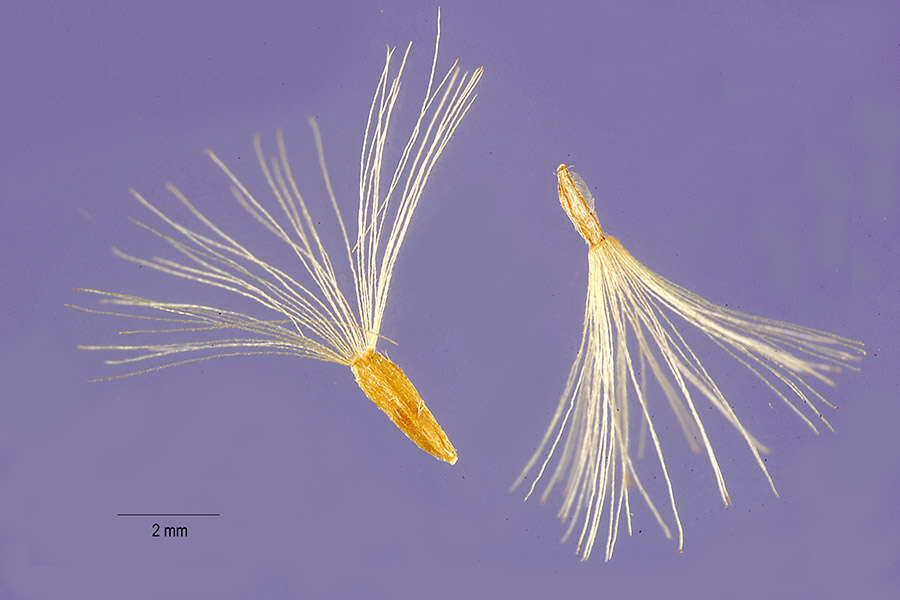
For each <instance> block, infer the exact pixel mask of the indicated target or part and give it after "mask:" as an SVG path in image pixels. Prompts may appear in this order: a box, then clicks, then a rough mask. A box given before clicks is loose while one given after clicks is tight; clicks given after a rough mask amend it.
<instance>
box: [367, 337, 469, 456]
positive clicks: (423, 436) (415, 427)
mask: <svg viewBox="0 0 900 600" xmlns="http://www.w3.org/2000/svg"><path fill="white" fill-rule="evenodd" d="M350 370H351V371H353V377H355V378H356V383H357V384H359V387H360V389H362V391H363V393H365V395H366V396H368V397H369V400H371V401H372V402H374V403H375V405H376V406H377V407H378V408H380V409H381V410H382V411H384V414H386V415H387V416H388V418H389V419H390V420H391V421H393V423H394V425H396V426H397V427H399V428H400V431H402V432H403V433H405V434H406V437H408V438H409V439H411V440H412V441H413V442H415V443H416V445H417V446H419V448H421V449H422V450H424V451H425V452H428V453H429V454H431V455H432V456H434V457H435V458H437V459H440V460H443V461H446V462H448V463H450V464H451V465H453V464H456V449H455V448H454V447H453V444H451V443H450V440H449V439H448V438H447V434H445V433H444V430H443V429H441V426H440V425H438V422H437V421H436V420H435V418H434V417H433V416H432V414H431V411H429V410H428V407H427V406H425V403H424V402H423V401H422V398H420V397H419V393H418V392H417V391H416V388H415V387H413V384H412V382H411V381H410V380H409V379H408V378H407V377H406V375H404V374H403V371H401V370H400V367H398V366H397V365H395V364H394V363H392V362H391V361H390V360H388V359H387V358H385V357H384V356H382V355H380V354H378V353H377V352H375V351H374V350H368V351H367V352H366V353H365V354H363V355H361V356H359V357H357V358H356V359H355V360H354V361H353V362H352V363H350Z"/></svg>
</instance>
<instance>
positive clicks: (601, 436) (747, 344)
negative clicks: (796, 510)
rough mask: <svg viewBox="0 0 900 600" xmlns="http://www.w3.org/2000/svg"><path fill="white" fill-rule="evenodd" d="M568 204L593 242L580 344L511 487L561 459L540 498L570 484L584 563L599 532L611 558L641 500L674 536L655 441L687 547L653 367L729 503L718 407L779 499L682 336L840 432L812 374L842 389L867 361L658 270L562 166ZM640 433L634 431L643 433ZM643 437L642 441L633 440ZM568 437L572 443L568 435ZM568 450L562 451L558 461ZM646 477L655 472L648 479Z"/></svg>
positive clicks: (567, 514) (753, 447)
mask: <svg viewBox="0 0 900 600" xmlns="http://www.w3.org/2000/svg"><path fill="white" fill-rule="evenodd" d="M558 177H559V190H560V202H561V203H562V205H563V208H564V209H565V210H566V212H567V213H568V214H569V216H570V218H571V219H572V221H573V224H574V225H575V227H576V230H578V231H579V233H581V235H582V237H584V238H585V240H586V241H587V242H588V245H589V250H588V265H589V275H588V291H587V300H586V304H585V313H584V328H583V331H582V337H581V344H580V347H579V349H578V353H577V354H576V357H575V361H574V362H573V363H572V367H571V370H570V371H569V376H568V378H567V380H566V385H565V388H564V390H563V394H562V396H561V398H560V401H559V404H558V406H557V408H556V411H555V413H554V414H553V417H552V419H551V421H550V425H549V426H548V427H547V430H546V433H545V434H544V437H543V439H542V440H541V443H540V445H539V446H538V448H537V450H536V451H535V452H534V454H533V455H532V457H531V459H530V460H529V461H528V463H527V464H526V465H525V468H524V469H523V470H522V473H521V474H520V475H519V477H518V479H517V480H516V482H515V483H514V484H513V488H515V487H516V486H518V485H520V484H521V483H522V482H523V481H524V479H525V478H526V477H527V476H528V474H529V473H531V472H532V471H534V470H535V469H536V470H537V472H536V475H535V477H534V480H533V481H532V482H531V486H530V488H529V490H528V494H527V495H526V499H527V498H528V497H529V496H530V495H531V494H532V493H533V492H534V491H535V488H536V486H537V484H538V481H540V480H541V478H542V477H543V475H544V473H545V471H546V470H547V468H548V466H549V464H550V462H551V459H552V458H553V457H554V456H557V461H556V464H555V468H553V469H552V475H551V476H550V479H549V481H548V482H547V483H546V487H545V488H544V491H543V493H542V495H541V501H542V502H544V501H546V500H547V499H548V497H549V495H550V493H551V492H552V490H553V489H554V487H555V485H556V484H557V483H562V484H563V502H562V506H561V508H560V510H559V513H558V514H559V517H560V518H561V519H563V520H564V521H568V528H567V530H566V532H565V534H564V536H563V540H565V539H567V538H568V537H569V536H570V535H571V534H572V533H573V532H575V531H577V532H578V552H579V553H580V554H581V559H582V560H586V559H587V558H588V557H589V556H590V555H591V552H592V550H593V548H594V545H595V543H596V542H597V538H598V535H602V536H604V537H605V538H606V544H605V548H604V557H605V559H606V560H610V558H611V557H612V554H613V549H614V548H615V544H616V539H617V536H618V533H619V529H620V525H621V520H622V516H623V514H624V517H625V525H626V529H627V531H628V534H629V535H631V532H632V523H631V517H632V514H631V498H632V495H633V494H634V493H637V494H638V495H640V497H641V498H642V499H643V500H644V502H645V503H646V504H647V506H648V507H649V509H650V512H651V513H652V514H653V516H654V518H655V519H656V521H657V522H658V523H659V525H660V527H661V528H662V530H663V533H664V534H665V536H666V537H667V538H670V539H671V538H672V529H671V528H670V527H669V525H668V524H667V523H666V520H665V519H664V518H663V516H662V511H661V509H660V508H659V507H658V506H657V503H656V502H654V500H653V499H652V498H651V496H650V494H649V493H648V492H647V490H646V489H645V487H644V485H643V483H642V479H641V475H640V474H639V472H638V469H637V467H636V464H635V459H636V458H637V456H638V455H640V454H641V453H642V452H641V450H640V448H638V452H635V449H636V447H639V446H641V445H642V442H643V439H644V436H645V435H646V434H649V437H650V440H651V441H652V446H653V449H654V452H655V455H656V462H657V465H658V468H659V472H660V473H661V475H662V479H663V480H664V481H665V486H666V490H667V496H668V497H667V504H668V505H669V509H670V510H671V513H672V518H673V520H674V523H675V529H676V532H677V533H676V535H677V538H678V549H679V551H681V550H682V549H683V547H684V531H683V527H682V523H681V518H680V517H679V513H678V508H677V506H676V503H675V492H674V490H673V486H672V480H671V478H670V476H669V470H668V468H667V465H666V458H665V454H664V452H663V447H662V444H661V442H660V438H659V436H658V435H657V428H656V426H655V425H654V419H653V414H654V411H655V405H654V400H653V399H651V398H648V395H647V381H646V375H647V371H648V370H649V372H650V373H651V374H652V375H653V378H654V379H655V380H656V382H657V383H658V384H659V387H660V389H661V390H662V392H663V396H664V397H665V401H666V402H667V403H668V405H669V407H670V408H671V409H672V411H673V412H674V414H675V417H676V419H677V421H678V423H679V425H680V426H681V429H682V430H683V432H684V434H685V436H686V437H687V439H688V442H689V443H690V445H691V447H692V449H693V450H694V451H697V452H705V453H706V456H707V458H708V460H709V464H710V467H711V468H712V471H713V474H714V476H715V479H716V484H717V487H718V490H719V494H720V496H721V498H722V501H723V502H724V503H725V505H726V506H727V505H728V504H729V503H730V502H731V500H730V497H729V494H728V490H727V488H726V485H725V478H724V476H723V474H722V469H721V467H720V465H719V462H718V460H717V458H716V453H715V451H714V449H713V446H712V444H711V443H710V440H709V438H708V436H707V433H706V429H705V427H704V425H703V420H702V419H701V417H700V414H701V412H700V408H701V405H700V402H708V403H709V405H710V406H712V407H713V408H714V409H715V410H716V411H717V412H718V413H719V414H721V415H722V416H723V417H724V418H725V419H726V421H727V422H728V423H730V424H731V425H732V426H733V427H734V428H735V430H737V432H738V434H739V435H740V436H741V437H742V438H743V439H744V441H745V442H746V444H747V447H748V449H749V450H750V453H751V455H752V456H753V458H754V460H755V461H756V464H757V465H758V466H759V468H760V469H761V470H762V472H763V474H764V475H765V477H766V479H767V480H768V482H769V485H770V486H771V488H772V491H773V492H775V493H776V495H777V491H776V489H775V484H774V482H773V481H772V477H771V476H770V474H769V472H768V469H767V468H766V464H765V462H764V461H763V459H762V457H761V456H760V454H761V453H765V452H767V449H766V447H765V446H764V445H763V444H762V443H761V442H760V441H759V440H757V439H756V438H755V437H753V435H751V434H750V432H749V431H747V429H746V427H744V425H743V424H742V423H741V420H740V419H739V417H738V415H737V414H736V413H735V411H734V409H733V408H732V406H731V405H730V404H729V403H728V402H727V400H726V399H725V396H724V395H723V394H722V392H721V390H720V389H719V387H718V385H717V384H716V382H715V381H714V380H713V378H712V377H711V376H710V374H709V373H708V372H707V370H706V368H704V366H703V364H702V363H701V361H700V359H699V358H698V357H697V355H696V354H695V353H694V351H693V350H692V348H691V347H690V345H689V344H688V343H687V342H686V341H685V339H684V338H683V337H682V335H681V334H680V333H679V331H678V327H677V326H676V323H678V324H679V325H683V324H689V325H692V326H694V327H697V328H698V329H699V330H700V331H701V332H703V334H705V335H706V337H708V338H709V339H710V340H712V341H713V342H714V343H715V344H716V345H718V346H719V347H720V348H722V349H723V350H725V351H726V352H727V353H728V354H730V355H731V356H733V357H734V358H735V359H736V360H738V361H739V362H740V363H741V364H743V365H744V366H746V367H747V368H748V369H750V370H751V371H752V372H753V373H754V374H755V375H756V376H757V377H758V378H759V379H760V380H762V382H763V383H764V384H765V385H766V386H767V387H768V388H769V389H770V390H771V391H772V392H773V393H775V394H776V395H777V396H778V397H779V398H780V399H781V400H782V401H783V402H784V403H785V404H786V405H787V406H788V407H789V408H790V409H791V410H792V411H793V412H794V413H795V414H796V415H797V416H799V417H800V418H801V419H802V420H803V422H804V423H806V424H807V426H809V427H810V428H811V429H812V430H813V431H815V432H818V430H817V428H816V425H815V421H816V420H818V421H821V423H823V424H824V425H825V426H826V427H828V428H829V429H831V425H830V424H829V422H828V420H827V419H826V418H825V416H824V415H823V414H822V412H821V411H820V409H819V405H818V403H822V404H824V405H826V406H833V405H831V404H830V403H829V402H828V401H827V400H826V399H825V398H824V397H823V396H822V395H821V394H820V393H819V392H818V391H816V390H815V389H814V388H813V387H812V386H811V385H810V384H809V383H808V382H807V379H810V378H812V379H815V380H818V381H819V382H821V383H825V384H827V385H834V382H833V380H832V379H831V377H830V376H831V374H833V373H836V372H838V371H839V370H840V369H841V368H842V367H847V368H851V369H854V370H855V367H853V366H852V365H851V363H852V362H853V361H856V360H858V359H859V358H860V357H861V356H863V355H864V354H865V352H864V351H863V349H862V343H861V342H857V341H853V340H849V339H846V338H843V337H839V336H836V335H833V334H830V333H826V332H823V331H817V330H815V329H809V328H806V327H801V326H799V325H793V324H791V323H785V322H782V321H774V320H771V319H765V318H762V317H756V316H752V315H748V314H744V313H740V312H737V311H734V310H730V309H727V308H724V307H722V306H717V305H715V304H713V303H711V302H709V301H707V300H704V299H703V298H701V297H700V296H698V295H696V294H694V293H692V292H690V291H688V290H686V289H684V288H682V287H680V286H678V285H676V284H674V283H672V282H670V281H668V280H667V279H665V278H664V277H661V276H660V275H657V274H656V273H654V272H653V271H651V270H650V269H648V268H647V267H645V266H644V265H643V264H641V263H640V262H639V261H637V260H636V259H635V258H634V257H632V256H631V254H629V253H628V251H627V250H626V249H625V248H624V247H623V246H622V245H621V244H620V243H619V241H618V240H616V239H615V238H613V237H610V236H607V235H605V234H603V232H602V229H601V228H600V225H599V223H598V222H597V220H596V215H595V214H594V211H593V199H592V198H591V197H590V193H589V191H588V190H587V186H586V185H584V183H583V181H582V180H581V178H580V177H578V176H577V175H576V174H575V173H572V172H570V171H569V170H568V169H567V168H566V167H565V166H564V165H561V166H560V167H559V170H558ZM636 426H639V427H640V430H641V431H640V434H638V435H635V431H634V429H635V427H636ZM636 437H640V438H641V439H640V440H639V443H638V444H635V438H636ZM563 438H565V439H563ZM560 445H562V448H561V454H559V450H560ZM645 475H646V474H645Z"/></svg>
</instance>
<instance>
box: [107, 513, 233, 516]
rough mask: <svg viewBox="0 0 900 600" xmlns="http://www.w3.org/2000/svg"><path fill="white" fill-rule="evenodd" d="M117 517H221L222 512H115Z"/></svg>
mask: <svg viewBox="0 0 900 600" xmlns="http://www.w3.org/2000/svg"><path fill="white" fill-rule="evenodd" d="M116 516H117V517H221V516H222V513H116Z"/></svg>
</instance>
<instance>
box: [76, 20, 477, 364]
mask: <svg viewBox="0 0 900 600" xmlns="http://www.w3.org/2000/svg"><path fill="white" fill-rule="evenodd" d="M439 45H440V11H438V29H437V38H436V40H435V46H434V58H433V60H432V64H431V71H430V75H429V77H428V83H427V88H426V91H425V97H424V99H423V101H422V105H421V108H420V110H419V113H418V116H417V118H416V121H415V123H414V125H413V128H412V131H411V133H410V135H409V139H408V141H407V142H406V144H405V146H404V148H403V151H402V152H401V154H400V157H399V158H398V160H397V163H396V165H394V167H393V169H392V170H389V171H386V170H385V168H384V164H383V161H384V154H385V147H386V144H387V141H388V129H389V125H390V123H391V118H392V116H393V113H394V106H395V103H396V101H397V97H398V95H399V92H400V83H401V78H402V76H403V72H404V69H405V67H406V61H407V57H408V55H409V51H410V48H411V46H412V44H411V43H410V44H409V45H407V47H406V50H405V51H404V52H403V54H402V58H401V60H400V66H399V69H398V70H397V73H396V74H392V73H391V61H392V58H393V57H394V54H395V52H396V49H395V48H390V47H388V48H387V52H386V57H385V63H384V68H383V69H382V71H381V75H380V77H379V79H378V83H377V85H376V87H375V93H374V95H373V97H372V102H371V105H370V108H369V112H368V117H367V120H366V127H365V130H364V134H363V143H362V150H361V153H360V174H359V204H358V213H357V222H356V236H355V239H353V243H352V245H351V238H350V236H349V235H348V233H347V226H346V224H345V222H344V219H343V217H342V216H341V211H340V209H339V207H338V201H337V198H336V197H335V194H334V191H333V188H332V185H331V180H330V177H329V174H328V169H327V168H326V166H325V152H324V148H323V145H322V139H321V136H320V134H319V129H318V126H317V125H316V122H315V121H314V120H312V119H310V121H309V124H310V127H311V128H312V132H313V136H314V139H315V143H316V149H317V151H318V156H319V166H320V169H321V171H322V177H323V178H324V181H325V188H326V190H327V192H328V198H329V201H330V203H331V206H332V208H333V210H334V214H335V216H336V218H337V223H338V226H339V228H340V231H341V235H342V241H343V246H344V250H345V252H346V257H347V264H348V268H349V270H350V272H351V274H352V277H353V287H354V289H353V291H352V292H351V293H350V294H345V291H344V290H342V289H341V287H340V285H339V284H338V278H337V274H336V272H335V268H334V264H333V262H332V259H331V258H330V257H329V255H328V253H327V252H326V250H325V247H324V245H323V242H322V239H321V237H320V236H319V233H318V231H317V230H316V225H315V220H314V219H313V217H312V216H311V214H310V211H309V210H308V208H307V204H306V201H305V200H304V198H303V196H302V195H301V194H300V188H299V186H298V184H297V180H296V178H295V176H294V173H293V171H292V169H291V166H290V163H289V161H288V155H287V149H286V146H285V142H284V137H283V136H282V134H281V132H280V131H279V132H278V133H277V135H276V147H277V154H276V156H274V157H271V158H268V159H267V158H266V156H265V153H264V152H263V149H262V143H261V141H260V138H259V136H257V137H255V138H254V142H253V145H254V149H255V151H256V156H257V159H258V162H259V167H260V169H261V170H262V173H263V175H264V177H265V179H266V181H267V182H268V188H269V189H268V192H269V193H270V194H271V196H272V198H273V199H274V203H273V202H269V203H268V204H269V205H270V206H268V207H267V206H266V203H264V202H263V201H262V200H260V199H259V196H257V195H256V194H254V193H253V192H251V191H250V190H249V189H248V188H247V187H246V186H245V185H244V184H243V183H242V182H241V181H240V179H239V178H238V177H237V176H236V175H235V174H234V173H233V172H232V171H231V170H230V169H229V168H228V166H227V165H226V164H225V163H224V162H223V161H222V160H221V159H220V158H219V157H218V156H216V154H215V153H213V152H212V151H207V154H208V156H209V158H210V159H211V160H212V162H213V163H214V164H215V165H216V167H218V168H219V170H221V172H222V173H223V174H224V175H225V177H226V179H227V180H228V182H229V184H230V189H231V194H232V195H233V196H234V198H235V200H237V202H238V203H239V204H240V205H241V206H242V207H243V208H244V209H245V210H246V211H247V213H248V214H249V215H250V216H251V217H252V218H253V219H255V220H256V221H258V222H259V223H260V224H261V225H262V226H263V227H264V228H266V229H267V230H268V231H269V232H270V233H271V234H272V235H273V236H274V237H275V238H276V239H277V240H279V242H281V243H283V244H286V245H287V246H288V248H289V249H290V250H291V251H292V252H293V254H294V255H295V256H296V258H297V260H298V261H299V263H300V264H302V265H303V267H304V270H305V271H306V274H307V275H308V277H306V278H300V279H298V278H295V276H294V275H293V274H292V271H293V269H291V268H287V267H279V266H275V265H273V264H270V263H268V262H266V261H265V260H263V259H261V258H260V257H258V256H257V255H256V254H254V253H253V252H252V251H251V250H249V249H248V248H246V247H245V246H243V245H242V244H241V243H239V242H238V241H237V240H236V239H234V238H233V237H231V236H230V235H228V234H227V233H226V232H225V231H223V230H222V229H220V228H219V227H218V226H217V225H216V224H215V223H214V222H213V221H212V220H211V219H210V218H208V217H207V216H206V215H205V214H204V213H202V212H201V211H200V210H199V209H198V208H197V207H196V206H195V205H194V204H193V203H192V202H191V201H190V200H188V198H187V197H186V196H185V195H184V194H183V193H182V192H181V191H180V190H179V189H178V188H177V187H175V186H174V185H172V184H168V185H167V186H166V188H167V189H168V191H169V192H170V193H171V194H172V195H173V196H174V197H175V198H176V199H177V200H178V201H179V202H180V203H181V204H183V205H184V206H185V207H186V208H187V210H188V211H189V212H190V213H191V214H192V215H193V216H194V218H195V219H196V221H197V224H196V225H193V226H187V225H184V224H182V223H179V222H178V221H176V220H175V219H173V218H171V217H170V216H169V215H168V214H166V213H165V212H163V211H162V210H160V209H159V208H157V206H156V205H154V204H153V203H151V202H150V201H149V200H147V199H146V198H145V197H144V196H143V195H141V194H139V193H138V192H136V191H134V190H131V194H132V196H134V198H136V199H137V201H138V202H140V203H141V204H142V205H143V206H144V207H145V208H146V209H147V210H149V211H150V212H151V213H152V214H153V215H154V216H155V217H157V218H158V219H159V220H160V221H161V222H162V223H163V224H164V225H166V226H168V228H169V230H170V231H169V232H168V233H166V232H163V231H160V230H159V229H157V228H155V227H152V226H150V225H147V224H144V223H141V222H138V223H137V224H138V225H139V226H140V227H142V228H144V229H146V230H147V231H149V232H151V233H153V234H154V235H156V236H158V237H159V238H160V239H161V240H163V241H164V242H166V243H167V244H168V245H169V246H170V247H171V248H173V249H174V250H175V251H177V253H178V254H179V255H180V256H181V258H180V259H179V260H172V259H168V258H161V257H153V258H150V259H145V258H139V257H136V256H132V255H130V254H127V253H125V252H122V251H120V250H114V252H115V254H116V255H117V256H119V257H121V258H123V259H125V260H128V261H130V262H133V263H136V264H138V265H141V266H144V267H148V268H150V269H154V270H156V271H160V272H162V273H166V274H168V275H172V276H174V277H179V278H183V279H188V280H191V281H195V282H198V283H202V284H205V285H209V286H212V287H216V288H219V289H222V290H226V291H227V292H230V293H232V294H236V295H238V296H242V297H244V298H247V299H249V300H252V301H253V302H255V303H256V304H257V305H259V306H261V307H262V308H264V309H265V311H264V313H265V314H263V315H261V316H254V315H249V314H244V313H239V312H234V311H231V310H226V309H223V308H219V307H214V306H206V305H199V304H189V303H175V302H165V301H161V300H154V299H148V298H142V297H138V296H133V295H128V294H121V293H116V292H109V291H104V290H96V289H81V290H80V291H82V292H86V293H89V294H94V295H96V296H99V297H100V301H101V302H102V303H105V304H112V305H118V306H122V307H125V308H126V309H130V310H132V311H133V312H116V311H105V310H96V309H91V308H85V307H81V306H74V305H69V306H70V307H71V308H75V309H78V310H83V311H86V312H92V313H99V314H106V315H113V316H118V317H127V318H132V319H140V320H148V321H156V322H160V323H166V324H170V325H172V326H169V327H163V328H160V329H140V330H129V331H122V332H121V333H122V334H127V335H137V334H176V333H178V334H185V333H187V334H191V333H197V332H203V333H209V332H217V331H228V332H238V333H239V334H240V335H238V336H229V337H225V338H223V339H217V340H212V341H210V340H206V339H200V340H193V341H176V342H169V343H136V344H131V345H85V346H79V348H82V349H85V350H103V351H119V352H126V353H128V354H129V356H127V357H126V358H119V359H112V360H107V361H106V362H107V364H114V365H119V364H131V363H146V362H148V361H154V360H156V359H162V360H163V361H164V362H163V364H155V365H153V366H150V367H148V368H145V369H141V370H137V371H132V372H129V373H125V374H122V375H114V376H111V377H103V378H101V380H106V379H117V378H120V377H128V376H130V375H136V374H140V373H146V372H149V371H155V370H158V369H163V368H167V367H171V366H175V365H181V364H185V363H190V362H195V361H201V360H209V359H213V358H220V357H226V356H237V355H253V354H284V355H293V356H299V357H305V358H314V359H318V360H323V361H328V362H335V363H340V364H343V365H348V366H349V365H350V364H351V363H353V361H354V360H355V359H357V358H358V357H361V356H363V355H365V354H366V353H367V352H369V351H373V350H374V349H375V346H376V344H377V342H378V339H379V338H380V337H383V336H381V335H380V331H381V325H382V318H383V315H384V310H385V306H386V303H387V297H388V290H389V288H390V284H391V278H392V276H393V271H394V266H395V263H396V260H397V255H398V252H399V250H400V247H401V245H402V244H403V241H404V239H405V237H406V233H407V230H408V228H409V224H410V220H411V218H412V215H413V212H414V211H415V209H416V206H417V205H418V203H419V200H420V198H421V196H422V192H423V189H424V187H425V184H426V183H427V181H428V178H429V175H430V174H431V171H432V169H433V168H434V165H435V163H436V162H437V160H438V158H439V157H440V155H441V153H442V152H443V150H444V148H445V146H446V145H447V143H448V142H449V140H450V138H451V137H452V135H453V133H454V132H455V130H456V128H457V126H458V125H459V123H460V122H461V121H462V119H463V117H464V116H465V114H466V112H467V111H468V110H469V107H470V106H471V105H472V102H474V100H475V97H476V95H475V93H474V90H475V87H476V85H477V84H478V81H479V80H480V79H481V75H482V68H481V67H479V68H478V69H476V70H475V71H474V72H472V73H471V74H470V73H461V72H460V68H459V66H458V61H454V63H453V64H452V65H451V67H450V68H449V69H448V70H447V72H446V74H445V75H444V76H443V77H442V78H441V79H440V80H439V81H436V80H435V70H436V67H437V58H438V47H439ZM301 279H304V280H305V281H302V282H301ZM180 355H196V356H193V357H191V358H186V359H183V360H172V359H173V357H177V356H180ZM166 361H167V362H166Z"/></svg>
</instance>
